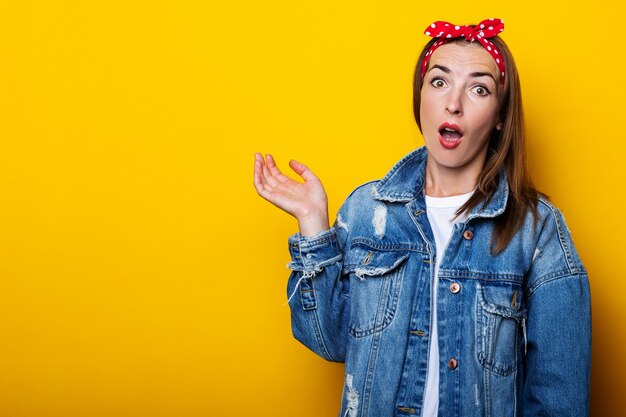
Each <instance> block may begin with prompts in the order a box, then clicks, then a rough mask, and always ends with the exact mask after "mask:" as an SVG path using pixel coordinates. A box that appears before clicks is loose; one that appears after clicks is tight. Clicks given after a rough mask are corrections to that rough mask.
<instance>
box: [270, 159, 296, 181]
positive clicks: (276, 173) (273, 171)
mask: <svg viewBox="0 0 626 417" xmlns="http://www.w3.org/2000/svg"><path fill="white" fill-rule="evenodd" d="M266 159H267V168H268V169H269V170H270V172H271V174H272V175H273V176H274V178H276V180H277V181H280V182H285V181H289V180H290V179H291V178H289V177H288V176H286V175H285V174H283V173H282V172H281V170H280V169H279V168H278V166H277V165H276V161H275V160H274V157H273V156H272V155H270V154H269V153H268V154H267V155H266Z"/></svg>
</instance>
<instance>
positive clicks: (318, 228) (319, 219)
mask: <svg viewBox="0 0 626 417" xmlns="http://www.w3.org/2000/svg"><path fill="white" fill-rule="evenodd" d="M298 227H299V228H300V235H302V236H315V235H317V234H319V233H322V232H325V231H326V230H328V229H330V223H329V221H328V213H327V212H326V211H318V212H314V213H310V214H308V215H306V216H301V217H298Z"/></svg>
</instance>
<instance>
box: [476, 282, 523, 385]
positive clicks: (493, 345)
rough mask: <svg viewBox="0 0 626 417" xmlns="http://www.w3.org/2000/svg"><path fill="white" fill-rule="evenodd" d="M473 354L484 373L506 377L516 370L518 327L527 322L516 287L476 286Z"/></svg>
mask: <svg viewBox="0 0 626 417" xmlns="http://www.w3.org/2000/svg"><path fill="white" fill-rule="evenodd" d="M476 293H477V295H476V297H477V300H476V352H477V355H478V361H479V362H480V364H481V365H482V366H483V367H484V368H485V369H487V370H489V371H491V372H494V373H496V374H498V375H501V376H507V375H509V374H511V373H513V372H515V371H516V370H517V362H518V361H517V357H518V351H519V346H520V343H519V342H520V341H519V337H520V328H521V326H522V323H523V322H524V320H526V315H527V312H526V309H524V308H522V306H521V301H522V292H521V290H520V288H519V286H517V285H512V284H504V283H498V284H489V285H481V284H480V283H479V284H478V285H477V289H476Z"/></svg>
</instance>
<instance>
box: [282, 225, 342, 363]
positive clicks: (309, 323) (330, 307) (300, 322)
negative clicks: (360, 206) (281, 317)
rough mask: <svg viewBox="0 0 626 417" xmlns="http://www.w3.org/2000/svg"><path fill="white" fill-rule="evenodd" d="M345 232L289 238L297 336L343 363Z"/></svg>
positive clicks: (293, 322) (290, 292) (289, 287)
mask: <svg viewBox="0 0 626 417" xmlns="http://www.w3.org/2000/svg"><path fill="white" fill-rule="evenodd" d="M343 232H344V230H342V229H341V230H338V228H336V227H334V226H333V227H332V228H331V229H330V230H328V231H325V232H323V233H320V234H318V235H316V236H311V237H303V236H301V235H300V234H299V233H297V234H295V235H293V236H291V237H290V238H289V252H290V254H291V258H292V262H291V263H290V264H289V265H288V266H289V268H290V269H291V270H292V272H291V275H290V277H289V282H288V285H287V293H288V296H289V307H290V308H291V327H292V331H293V335H294V337H295V338H296V339H298V340H299V341H300V342H302V343H303V344H304V345H305V346H307V347H308V348H309V349H311V350H312V351H314V352H315V353H317V354H318V355H320V356H321V357H323V358H324V359H326V360H329V361H333V362H343V361H344V359H345V345H346V338H347V318H348V314H349V313H348V311H349V307H348V305H349V302H348V300H349V297H348V293H347V282H345V280H343V279H342V276H341V269H342V260H343V251H342V248H343V244H342V242H341V241H340V240H341V236H344V238H345V233H343Z"/></svg>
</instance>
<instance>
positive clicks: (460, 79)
mask: <svg viewBox="0 0 626 417" xmlns="http://www.w3.org/2000/svg"><path fill="white" fill-rule="evenodd" d="M501 96H502V87H501V82H500V77H499V70H498V66H497V65H496V63H495V61H494V59H493V58H492V57H491V55H489V53H488V52H487V51H486V50H485V49H483V47H482V46H481V45H480V44H477V43H476V44H475V43H468V42H462V43H456V42H453V43H447V44H445V45H442V46H440V47H439V48H438V49H437V50H436V51H435V52H434V53H433V55H432V57H431V58H430V61H429V63H428V69H427V71H426V73H425V75H424V82H423V85H422V91H421V105H420V121H421V125H422V134H423V135H424V141H425V142H426V147H427V148H428V155H429V156H428V157H429V164H431V165H432V164H435V165H437V168H451V169H454V170H455V171H458V170H465V169H468V168H469V169H470V172H480V170H481V169H482V167H483V165H484V162H485V157H486V154H487V146H488V144H489V137H490V136H491V133H492V131H493V129H494V128H496V127H497V128H500V127H501V125H500V124H499V123H498V113H499V109H500V101H501V99H500V97H501ZM433 168H434V167H433Z"/></svg>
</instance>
